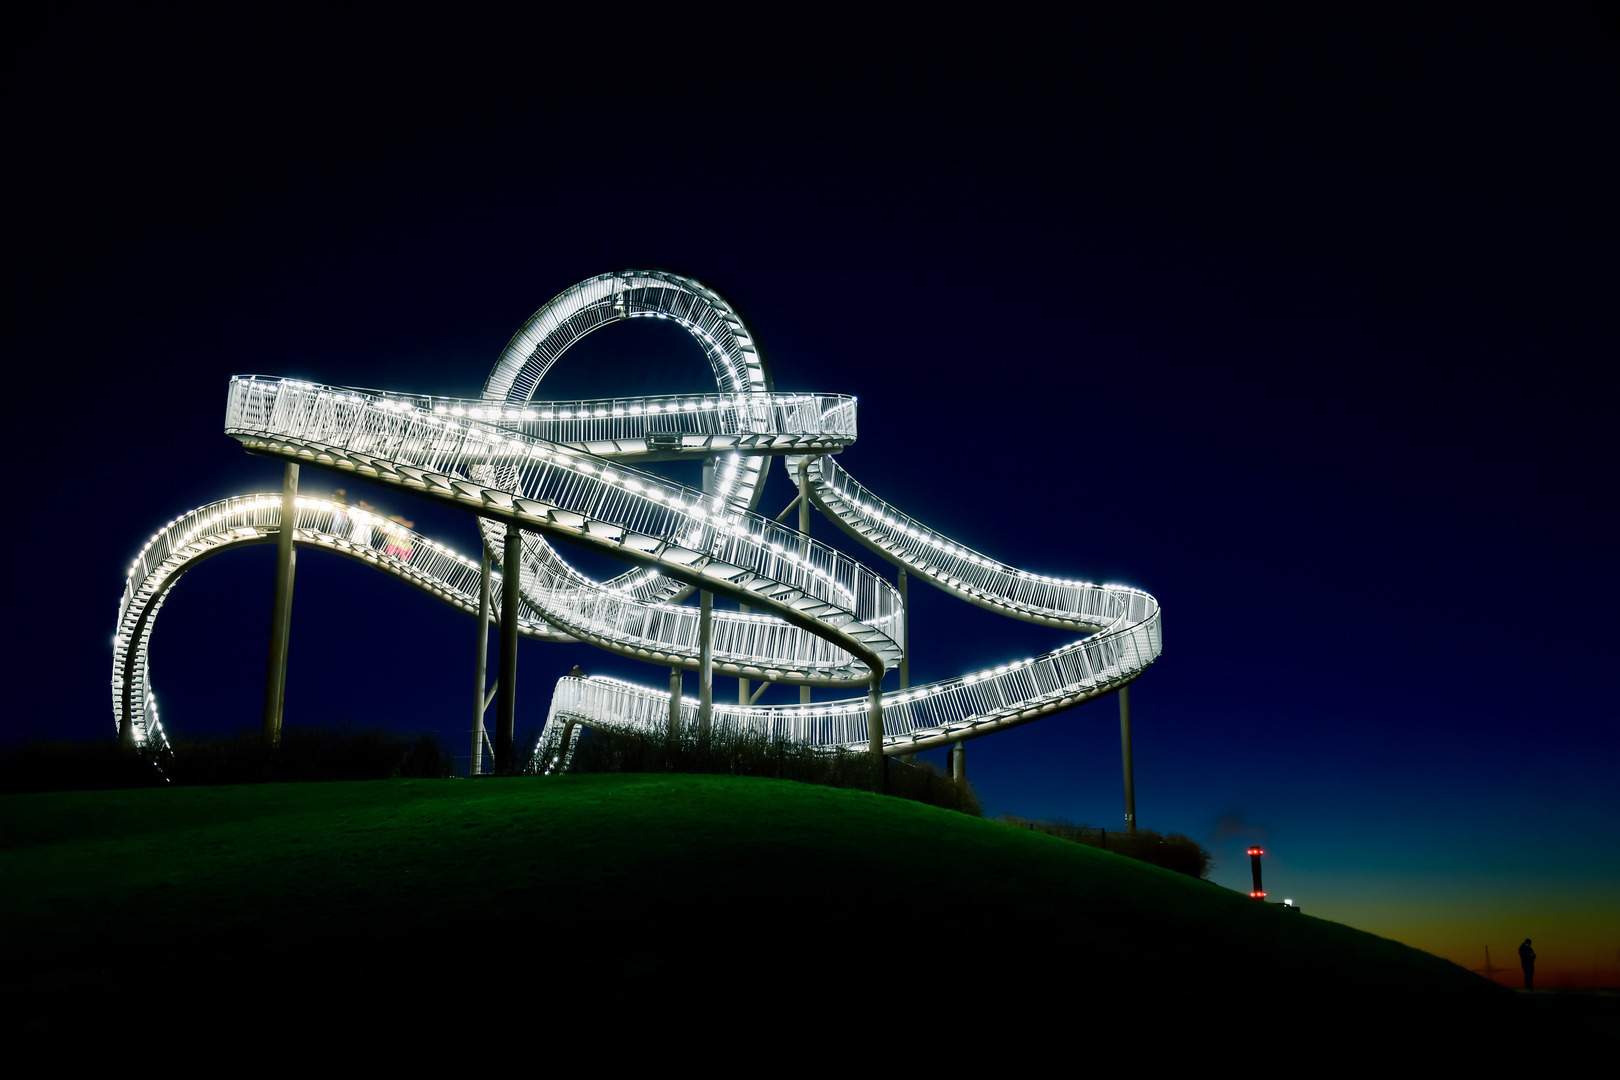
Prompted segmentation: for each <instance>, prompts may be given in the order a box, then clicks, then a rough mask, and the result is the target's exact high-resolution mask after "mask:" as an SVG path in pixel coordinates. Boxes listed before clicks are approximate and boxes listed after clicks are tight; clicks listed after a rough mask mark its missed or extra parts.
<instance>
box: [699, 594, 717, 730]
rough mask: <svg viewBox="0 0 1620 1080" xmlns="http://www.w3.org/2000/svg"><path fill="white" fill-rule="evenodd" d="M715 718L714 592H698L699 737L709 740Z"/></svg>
mask: <svg viewBox="0 0 1620 1080" xmlns="http://www.w3.org/2000/svg"><path fill="white" fill-rule="evenodd" d="M713 718H714V593H712V592H709V591H708V590H706V589H705V590H702V591H700V592H699V593H698V739H699V741H702V742H707V741H708V739H709V724H710V721H711V720H712V719H713Z"/></svg>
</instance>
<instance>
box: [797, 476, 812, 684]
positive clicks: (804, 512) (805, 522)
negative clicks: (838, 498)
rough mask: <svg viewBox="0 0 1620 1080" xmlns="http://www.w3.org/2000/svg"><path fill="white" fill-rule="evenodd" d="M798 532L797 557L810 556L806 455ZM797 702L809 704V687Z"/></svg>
mask: <svg viewBox="0 0 1620 1080" xmlns="http://www.w3.org/2000/svg"><path fill="white" fill-rule="evenodd" d="M799 534H800V535H801V536H803V537H804V540H802V541H801V542H800V548H799V558H801V559H808V558H809V557H810V458H809V457H808V456H807V457H805V458H803V459H801V460H800V461H799ZM799 704H800V705H808V704H810V688H809V687H808V686H801V687H799Z"/></svg>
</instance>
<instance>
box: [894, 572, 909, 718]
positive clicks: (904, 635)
mask: <svg viewBox="0 0 1620 1080" xmlns="http://www.w3.org/2000/svg"><path fill="white" fill-rule="evenodd" d="M897 584H898V585H899V587H900V609H901V611H903V612H904V625H905V629H904V630H903V631H901V634H900V638H901V640H900V689H902V690H905V689H908V688H909V687H910V686H911V597H909V596H907V595H906V568H905V567H903V566H902V567H901V568H900V578H899V581H898V582H897Z"/></svg>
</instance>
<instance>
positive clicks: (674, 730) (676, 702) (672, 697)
mask: <svg viewBox="0 0 1620 1080" xmlns="http://www.w3.org/2000/svg"><path fill="white" fill-rule="evenodd" d="M680 733H681V669H680V668H678V667H673V666H672V667H671V668H670V669H669V735H670V738H674V737H675V736H677V735H679V734H680Z"/></svg>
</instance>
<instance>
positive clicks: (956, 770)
mask: <svg viewBox="0 0 1620 1080" xmlns="http://www.w3.org/2000/svg"><path fill="white" fill-rule="evenodd" d="M951 779H952V780H955V781H956V782H957V783H958V784H960V783H963V782H964V781H966V780H967V743H965V742H964V741H963V740H961V739H957V740H956V745H955V746H952V747H951Z"/></svg>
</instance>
